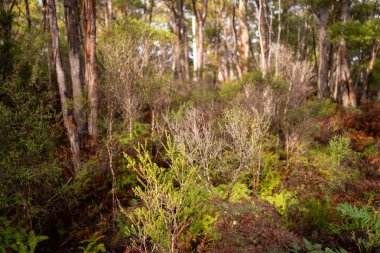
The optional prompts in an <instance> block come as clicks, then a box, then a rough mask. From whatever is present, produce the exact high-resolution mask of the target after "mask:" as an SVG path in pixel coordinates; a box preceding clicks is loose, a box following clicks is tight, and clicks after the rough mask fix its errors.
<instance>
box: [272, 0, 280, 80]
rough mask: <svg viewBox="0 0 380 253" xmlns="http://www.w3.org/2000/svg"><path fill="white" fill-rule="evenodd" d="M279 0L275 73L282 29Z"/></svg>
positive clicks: (276, 71) (276, 73)
mask: <svg viewBox="0 0 380 253" xmlns="http://www.w3.org/2000/svg"><path fill="white" fill-rule="evenodd" d="M281 12H282V8H281V0H278V28H277V43H276V44H277V45H276V53H275V56H274V64H275V75H276V76H277V75H278V54H279V50H280V40H281V29H282V24H281Z"/></svg>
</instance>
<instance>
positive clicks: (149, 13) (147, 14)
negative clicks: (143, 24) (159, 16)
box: [144, 0, 154, 24]
mask: <svg viewBox="0 0 380 253" xmlns="http://www.w3.org/2000/svg"><path fill="white" fill-rule="evenodd" d="M153 7H154V0H145V7H144V20H146V21H148V22H149V24H150V23H152V19H153Z"/></svg>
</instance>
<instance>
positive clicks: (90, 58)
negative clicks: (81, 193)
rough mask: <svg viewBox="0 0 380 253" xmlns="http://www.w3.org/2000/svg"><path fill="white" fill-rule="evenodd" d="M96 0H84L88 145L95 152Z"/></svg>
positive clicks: (96, 115)
mask: <svg viewBox="0 0 380 253" xmlns="http://www.w3.org/2000/svg"><path fill="white" fill-rule="evenodd" d="M95 3H96V1H95V0H84V26H85V29H84V33H85V36H84V37H85V82H86V85H87V90H88V103H89V115H88V145H89V148H90V151H91V152H95V151H96V149H97V145H98V127H97V121H98V103H99V101H98V83H97V82H98V79H97V62H96V5H95Z"/></svg>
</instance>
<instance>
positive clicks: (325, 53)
mask: <svg viewBox="0 0 380 253" xmlns="http://www.w3.org/2000/svg"><path fill="white" fill-rule="evenodd" d="M331 7H332V6H331V5H330V4H328V5H327V6H322V7H320V8H319V9H318V10H317V12H316V14H317V17H318V45H319V46H318V47H319V54H318V97H319V98H327V97H329V89H328V71H329V42H328V37H327V28H328V24H329V18H330V9H331Z"/></svg>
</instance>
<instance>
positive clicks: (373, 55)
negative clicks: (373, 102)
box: [360, 40, 379, 103]
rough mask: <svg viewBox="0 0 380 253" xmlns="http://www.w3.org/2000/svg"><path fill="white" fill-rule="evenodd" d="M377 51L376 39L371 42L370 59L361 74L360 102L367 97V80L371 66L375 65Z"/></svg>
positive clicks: (377, 43) (364, 100) (370, 73)
mask: <svg viewBox="0 0 380 253" xmlns="http://www.w3.org/2000/svg"><path fill="white" fill-rule="evenodd" d="M378 51H379V41H378V40H376V41H374V42H373V44H372V48H371V55H370V59H369V61H368V64H367V67H366V70H365V72H364V74H363V80H362V82H361V85H360V86H361V87H362V91H361V99H360V102H361V103H365V102H367V101H368V99H369V81H370V77H371V75H372V71H373V67H374V66H375V62H376V57H377V52H378Z"/></svg>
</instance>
